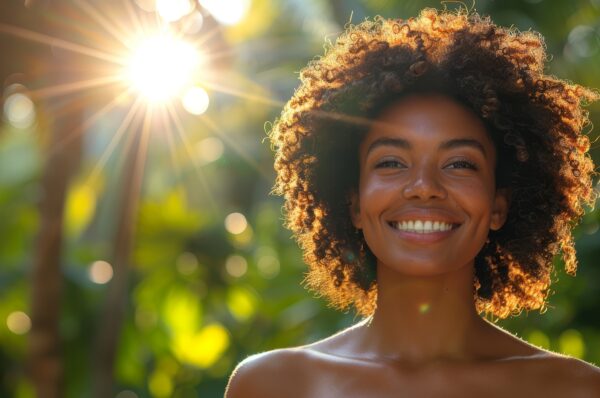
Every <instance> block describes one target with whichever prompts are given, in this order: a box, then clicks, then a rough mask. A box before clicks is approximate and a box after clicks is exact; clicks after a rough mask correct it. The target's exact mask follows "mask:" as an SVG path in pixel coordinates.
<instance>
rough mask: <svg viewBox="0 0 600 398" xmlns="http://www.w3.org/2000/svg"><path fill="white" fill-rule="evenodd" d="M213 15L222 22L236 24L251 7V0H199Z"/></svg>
mask: <svg viewBox="0 0 600 398" xmlns="http://www.w3.org/2000/svg"><path fill="white" fill-rule="evenodd" d="M199 2H200V5H202V7H204V8H206V10H208V12H210V13H211V15H212V16H213V17H215V19H216V20H217V21H219V22H221V23H222V24H225V25H235V24H236V23H238V22H240V21H241V20H242V19H243V18H244V17H245V16H246V14H247V12H248V10H249V9H250V0H228V1H223V0H199Z"/></svg>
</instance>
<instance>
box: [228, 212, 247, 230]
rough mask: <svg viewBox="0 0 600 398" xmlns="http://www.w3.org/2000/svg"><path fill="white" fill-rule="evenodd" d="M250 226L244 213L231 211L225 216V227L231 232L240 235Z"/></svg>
mask: <svg viewBox="0 0 600 398" xmlns="http://www.w3.org/2000/svg"><path fill="white" fill-rule="evenodd" d="M247 227H248V221H246V217H245V216H244V215H243V214H242V213H231V214H230V215H228V216H227V217H225V229H226V230H227V232H229V233H230V234H234V235H239V234H241V233H242V232H244V231H245V230H246V228H247Z"/></svg>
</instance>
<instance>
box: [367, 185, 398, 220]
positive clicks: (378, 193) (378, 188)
mask: <svg viewBox="0 0 600 398" xmlns="http://www.w3.org/2000/svg"><path fill="white" fill-rule="evenodd" d="M399 186H401V185H400V183H399V182H398V183H390V182H389V181H384V180H382V179H380V178H365V180H364V181H363V182H362V183H361V185H360V204H361V212H362V213H363V214H365V215H367V214H368V215H373V214H374V213H379V212H380V211H381V210H382V209H383V208H384V207H385V206H386V204H387V203H388V202H389V201H390V198H393V197H394V195H395V194H396V193H397V192H398V187H399Z"/></svg>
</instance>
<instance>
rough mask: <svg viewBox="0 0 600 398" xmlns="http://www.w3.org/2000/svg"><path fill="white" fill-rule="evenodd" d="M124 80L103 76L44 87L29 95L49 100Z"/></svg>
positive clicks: (117, 77)
mask: <svg viewBox="0 0 600 398" xmlns="http://www.w3.org/2000/svg"><path fill="white" fill-rule="evenodd" d="M122 80H123V78H122V77H120V76H116V75H115V76H103V77H96V78H94V79H86V80H80V81H76V82H69V83H63V84H55V85H52V86H49V87H44V88H40V89H36V90H31V91H30V92H29V95H31V97H33V98H35V99H38V100H40V99H48V98H51V97H57V96H60V95H66V94H70V93H73V92H77V91H83V90H85V89H90V88H95V87H100V86H107V85H109V84H113V83H117V82H120V81H122Z"/></svg>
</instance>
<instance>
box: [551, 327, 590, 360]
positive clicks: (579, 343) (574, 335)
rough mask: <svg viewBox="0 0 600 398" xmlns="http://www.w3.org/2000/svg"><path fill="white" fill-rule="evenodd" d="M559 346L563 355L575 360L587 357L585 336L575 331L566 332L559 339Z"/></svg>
mask: <svg viewBox="0 0 600 398" xmlns="http://www.w3.org/2000/svg"><path fill="white" fill-rule="evenodd" d="M558 346H559V350H560V352H561V353H563V354H565V355H570V356H573V357H575V358H583V356H584V355H585V343H584V342H583V336H582V335H581V333H580V332H579V331H577V330H575V329H569V330H565V331H564V332H563V333H562V334H561V335H560V337H559V338H558Z"/></svg>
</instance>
